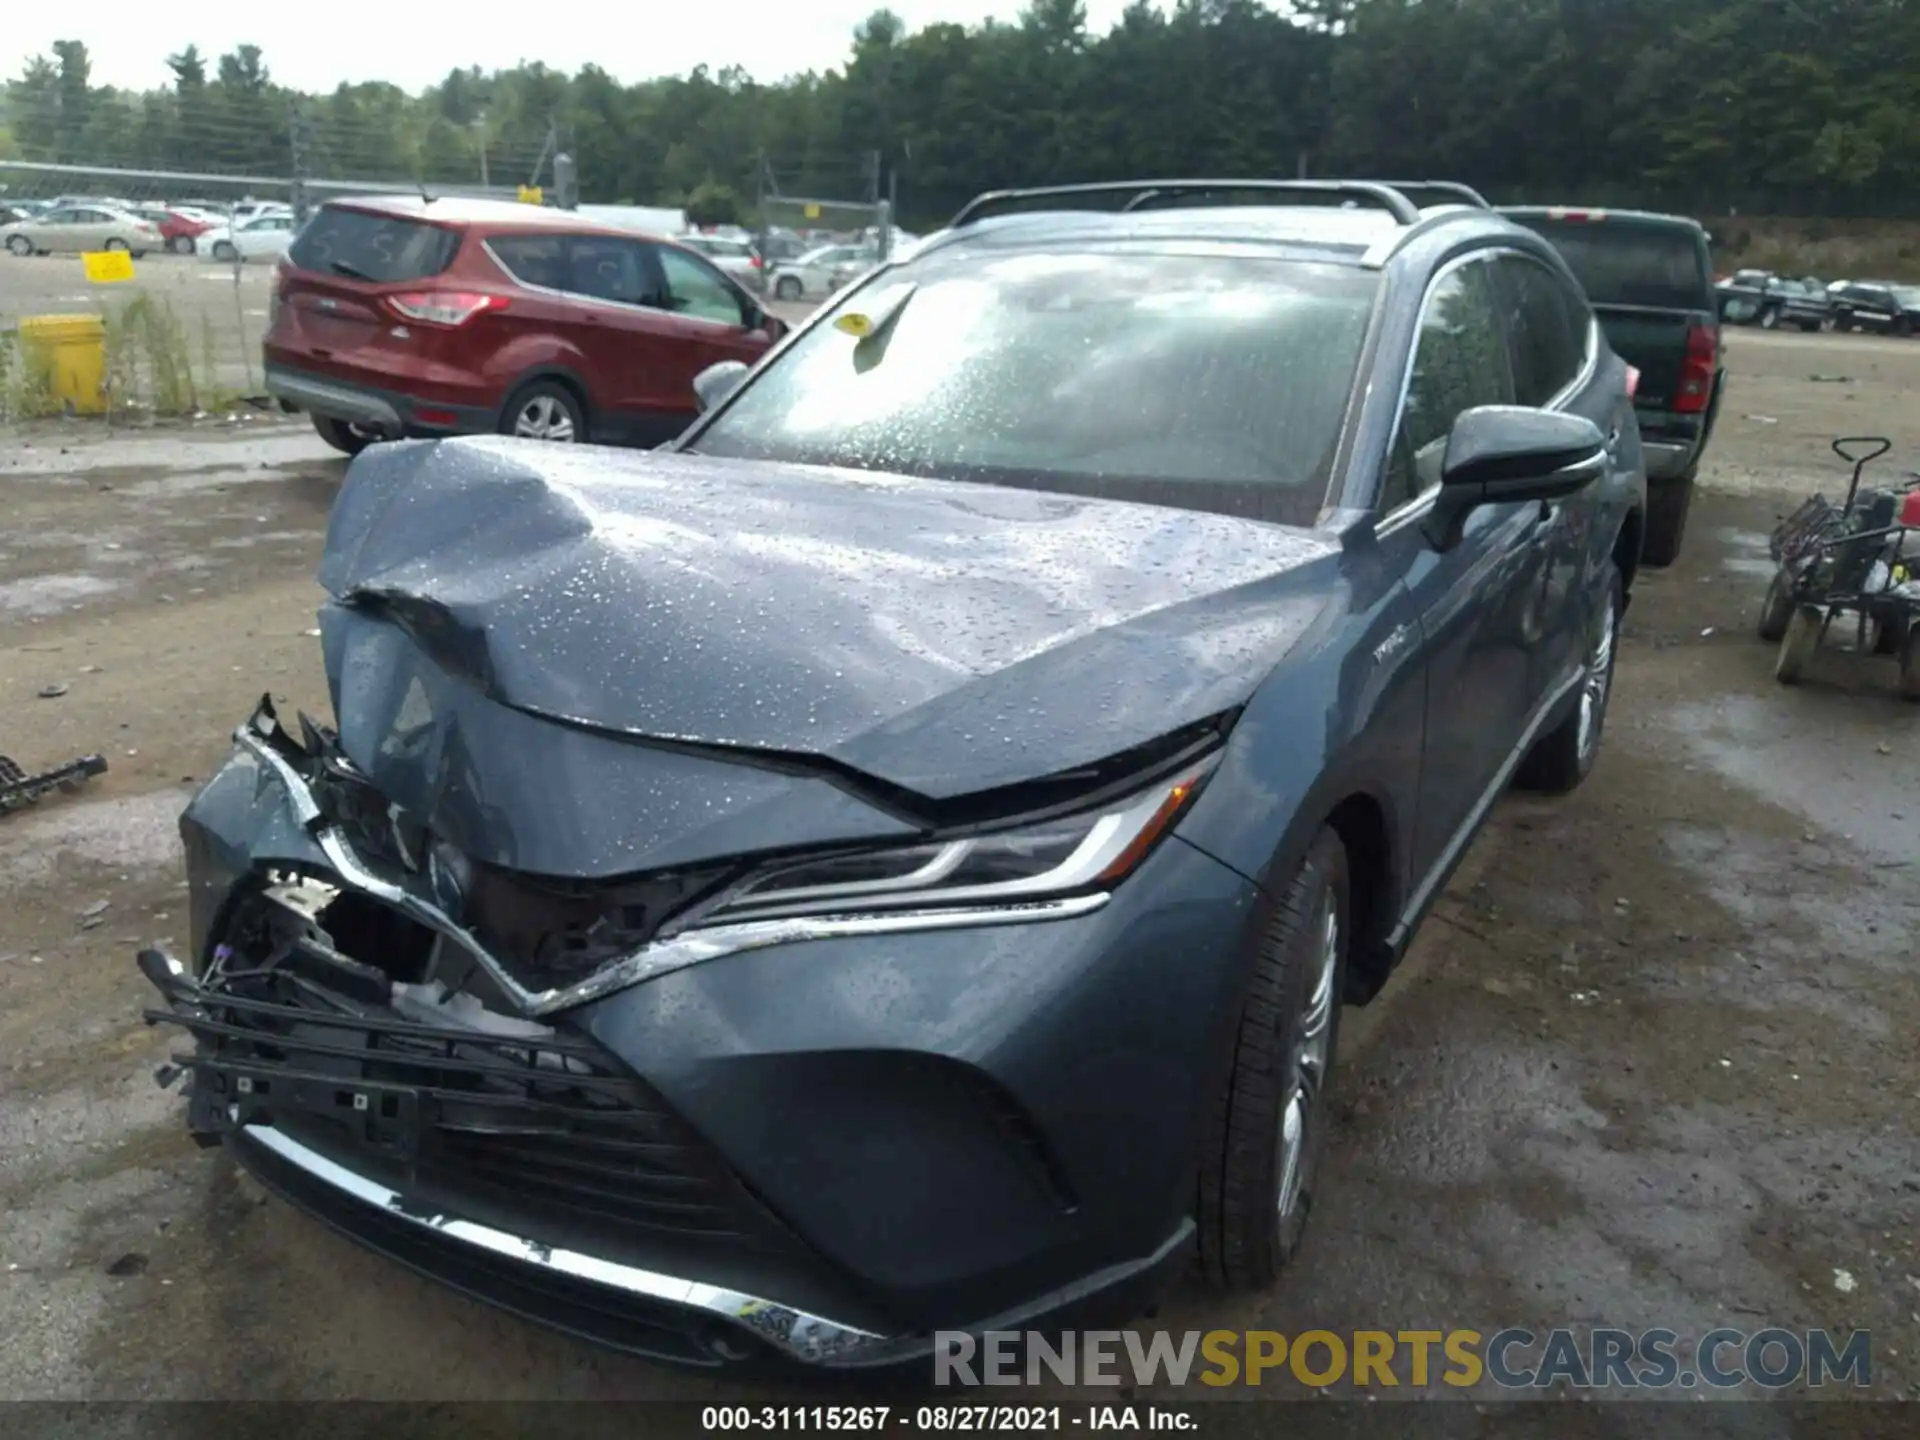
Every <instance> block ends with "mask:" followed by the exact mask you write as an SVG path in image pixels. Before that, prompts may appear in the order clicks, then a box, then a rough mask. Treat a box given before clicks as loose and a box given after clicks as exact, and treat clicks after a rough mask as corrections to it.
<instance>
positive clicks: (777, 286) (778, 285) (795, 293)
mask: <svg viewBox="0 0 1920 1440" xmlns="http://www.w3.org/2000/svg"><path fill="white" fill-rule="evenodd" d="M802 290H803V287H802V286H801V284H800V282H799V281H798V280H796V279H795V278H794V277H793V276H791V275H782V276H781V277H780V278H779V279H778V280H776V281H775V282H774V285H773V294H774V298H775V299H776V300H798V299H799V298H800V296H801V293H802Z"/></svg>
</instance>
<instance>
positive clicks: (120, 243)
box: [100, 235, 127, 253]
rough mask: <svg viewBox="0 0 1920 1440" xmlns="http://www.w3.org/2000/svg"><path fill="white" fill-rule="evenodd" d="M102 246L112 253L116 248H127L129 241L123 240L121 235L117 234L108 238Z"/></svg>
mask: <svg viewBox="0 0 1920 1440" xmlns="http://www.w3.org/2000/svg"><path fill="white" fill-rule="evenodd" d="M100 248H101V249H102V250H105V251H107V252H108V253H112V252H113V251H115V250H123V251H124V250H125V249H126V248H127V242H126V241H124V240H122V239H121V238H120V237H119V236H117V235H115V236H113V237H111V238H110V239H108V240H107V241H106V243H105V244H103V245H102V246H101V247H100Z"/></svg>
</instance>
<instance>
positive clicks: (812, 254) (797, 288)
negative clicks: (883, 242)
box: [767, 245, 876, 300]
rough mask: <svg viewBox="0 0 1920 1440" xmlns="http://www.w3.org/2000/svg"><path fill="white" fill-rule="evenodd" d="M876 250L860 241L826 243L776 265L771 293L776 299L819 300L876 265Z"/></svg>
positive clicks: (768, 289)
mask: <svg viewBox="0 0 1920 1440" xmlns="http://www.w3.org/2000/svg"><path fill="white" fill-rule="evenodd" d="M875 259H876V257H875V256H874V253H873V252H872V251H871V250H869V249H867V248H865V247H864V246H860V245H822V246H821V247H820V248H819V249H817V250H809V251H808V252H807V253H806V254H804V255H802V256H801V257H800V258H799V259H798V260H790V261H788V262H787V263H786V264H784V265H779V266H776V267H775V268H774V271H773V274H772V275H771V276H770V277H769V278H768V281H767V293H768V294H769V295H772V296H773V297H774V298H775V299H776V300H817V299H820V298H821V297H822V296H826V295H831V294H832V293H833V292H834V291H836V290H838V289H839V288H840V287H841V286H842V285H845V284H846V283H847V282H848V281H849V280H852V279H855V278H857V277H858V276H860V275H862V274H865V273H866V272H867V271H868V270H870V269H872V268H873V265H874V263H875Z"/></svg>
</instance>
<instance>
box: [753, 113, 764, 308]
mask: <svg viewBox="0 0 1920 1440" xmlns="http://www.w3.org/2000/svg"><path fill="white" fill-rule="evenodd" d="M753 248H754V249H755V250H757V251H759V252H760V271H759V274H760V283H761V285H762V286H763V287H764V286H765V285H766V283H767V149H766V146H764V145H763V146H761V147H760V151H759V153H758V154H756V155H755V156H754V157H753Z"/></svg>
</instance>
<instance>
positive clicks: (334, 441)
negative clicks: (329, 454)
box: [313, 415, 380, 455]
mask: <svg viewBox="0 0 1920 1440" xmlns="http://www.w3.org/2000/svg"><path fill="white" fill-rule="evenodd" d="M313 429H314V433H315V434H317V435H318V436H319V437H320V438H321V439H322V440H324V441H326V442H327V444H329V445H331V446H332V447H333V448H334V449H336V450H338V451H339V452H340V453H341V454H342V455H358V454H359V453H360V452H361V451H362V450H364V449H366V448H367V446H369V445H371V444H373V442H374V441H375V440H377V439H379V438H380V437H379V436H377V435H375V434H373V433H372V432H371V431H368V430H363V429H361V428H360V427H359V426H358V425H350V424H348V423H347V422H346V421H345V420H335V419H334V418H332V417H331V416H329V415H315V416H314V417H313Z"/></svg>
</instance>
